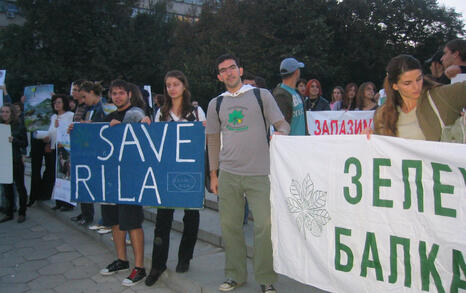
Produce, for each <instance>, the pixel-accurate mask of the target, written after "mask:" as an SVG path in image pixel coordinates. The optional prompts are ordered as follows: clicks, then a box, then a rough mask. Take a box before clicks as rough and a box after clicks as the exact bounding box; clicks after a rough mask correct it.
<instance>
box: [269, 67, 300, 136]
mask: <svg viewBox="0 0 466 293" xmlns="http://www.w3.org/2000/svg"><path fill="white" fill-rule="evenodd" d="M303 67H304V64H303V63H301V62H298V61H297V60H296V59H294V58H286V59H284V60H283V61H282V63H281V64H280V75H281V77H282V82H281V83H279V84H278V85H277V86H276V87H275V89H274V90H273V96H274V97H275V100H276V101H277V104H278V107H279V108H280V110H281V111H282V113H283V116H285V120H286V121H287V122H288V123H289V124H290V125H291V131H290V134H289V135H306V134H307V125H306V112H305V111H304V101H303V98H302V97H301V96H300V95H299V94H298V92H296V90H295V88H296V83H297V82H298V79H299V77H300V75H301V70H300V68H303Z"/></svg>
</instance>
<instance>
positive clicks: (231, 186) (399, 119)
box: [0, 39, 466, 293]
mask: <svg viewBox="0 0 466 293" xmlns="http://www.w3.org/2000/svg"><path fill="white" fill-rule="evenodd" d="M426 63H427V64H428V65H429V66H430V70H431V74H424V73H423V71H422V66H421V63H420V62H419V61H418V60H417V59H416V58H414V57H412V56H409V55H399V56H396V57H394V58H393V59H392V60H390V62H389V63H388V65H387V68H386V72H387V74H386V77H385V80H384V84H383V88H382V89H380V91H377V88H376V85H375V84H374V83H373V82H371V81H366V82H363V83H361V84H360V85H357V84H356V83H353V82H350V83H348V84H346V85H344V86H343V85H335V86H334V87H333V89H332V91H331V92H330V93H331V94H330V97H328V99H327V98H325V97H323V92H324V91H323V89H322V87H321V83H320V82H319V80H317V79H310V80H306V79H303V78H302V77H301V69H302V68H304V66H305V64H303V63H301V62H299V61H298V60H296V59H295V58H291V57H290V58H285V59H284V60H283V61H282V62H281V64H280V67H279V74H280V76H281V79H282V80H281V82H280V83H279V84H278V85H276V86H275V88H274V89H273V91H272V93H271V92H270V91H268V90H267V84H266V81H265V79H264V78H262V77H260V76H256V75H253V74H251V73H249V72H243V68H242V65H241V64H240V63H239V60H238V59H237V58H236V57H235V56H232V55H228V54H226V55H222V56H220V57H219V58H218V59H217V62H216V70H217V73H218V75H217V78H218V79H219V81H220V82H222V83H224V85H225V88H226V91H225V92H224V93H222V94H221V95H220V96H217V97H216V98H214V99H212V100H211V101H210V103H209V107H208V110H207V117H206V114H205V113H204V111H203V110H202V108H201V107H200V106H199V105H198V102H197V101H191V93H190V91H189V85H188V79H187V78H186V76H185V75H184V74H183V73H182V72H180V71H178V70H172V71H169V72H168V73H167V74H166V76H165V79H164V93H163V94H155V93H153V94H152V97H153V102H152V103H151V102H150V99H149V93H148V92H147V91H145V90H143V89H141V88H140V87H138V86H137V85H135V84H132V83H129V82H126V81H123V80H114V81H113V82H112V83H111V84H110V85H109V87H108V90H105V89H104V87H103V86H102V84H101V83H100V82H94V81H88V80H82V79H80V80H75V81H74V82H73V83H72V89H71V94H72V95H71V96H69V95H66V94H60V93H56V94H53V96H52V98H51V101H52V110H53V113H54V114H53V115H52V116H51V117H50V126H49V128H48V131H47V136H46V137H45V138H38V137H36V136H35V134H34V133H32V135H31V137H30V145H31V151H30V154H29V155H30V157H31V170H32V171H31V189H30V190H31V192H30V194H29V202H27V194H26V189H25V186H24V163H23V157H24V156H25V155H26V152H25V148H26V147H27V145H28V139H27V135H26V128H25V126H24V115H23V114H22V112H23V103H24V97H23V98H21V99H20V100H19V101H17V102H15V103H14V104H11V102H12V101H11V98H10V97H9V95H8V93H7V92H6V87H2V89H3V91H4V103H3V106H2V107H1V113H0V123H3V124H8V125H10V126H11V136H10V137H9V138H8V139H9V142H11V143H12V150H13V151H12V155H13V181H14V184H4V185H3V190H2V191H3V196H2V207H1V208H2V212H3V213H5V217H3V218H2V219H1V220H0V222H6V221H10V220H12V219H13V218H14V215H13V214H14V209H16V207H17V206H16V201H15V197H14V189H13V186H16V190H17V193H18V198H19V202H18V215H19V216H18V220H17V221H18V223H22V222H24V221H25V220H26V209H27V207H30V206H32V205H33V204H34V203H35V201H37V200H47V199H50V198H52V193H53V187H54V182H55V173H56V170H55V165H56V164H55V163H56V161H55V160H56V152H57V150H56V137H57V128H58V127H59V125H60V124H62V123H63V124H65V125H68V124H70V123H71V122H80V123H96V122H109V123H110V125H111V126H113V125H116V124H119V123H129V122H143V123H151V122H160V121H203V122H204V124H206V134H207V144H208V156H209V171H210V173H209V174H210V186H208V187H209V188H210V190H212V191H213V192H214V193H216V194H218V195H219V213H220V221H221V226H222V234H223V235H222V236H223V239H224V243H225V252H226V261H225V275H226V280H225V282H223V283H222V284H221V285H220V287H219V290H220V291H230V290H233V289H235V288H236V287H237V286H240V285H241V284H242V283H244V282H245V281H246V259H245V257H246V253H245V249H246V247H245V244H244V238H243V237H241V236H239V235H240V234H241V235H242V225H243V223H244V221H245V220H247V211H248V210H249V207H248V206H247V203H248V201H249V205H250V207H251V209H252V212H253V214H254V220H255V226H256V228H257V231H256V232H255V235H254V239H255V241H254V246H255V247H256V248H255V252H256V253H255V255H254V262H255V266H254V271H255V277H256V280H257V281H258V282H259V284H260V285H261V290H262V292H267V293H273V292H276V290H275V288H274V287H273V283H274V282H275V281H276V278H277V276H276V274H275V273H274V271H273V265H272V246H271V240H270V221H269V220H267V219H269V218H270V202H269V185H270V183H269V181H268V180H269V179H268V174H269V158H268V143H269V138H268V135H267V129H268V126H270V125H273V126H274V128H275V130H276V134H289V135H307V134H308V133H307V125H306V123H307V121H306V119H305V117H306V112H307V111H330V110H331V111H353V110H360V111H366V110H375V116H374V132H375V133H376V134H381V135H389V136H398V137H403V138H411V139H421V140H432V141H438V140H439V139H440V136H441V133H442V128H443V127H442V125H444V124H445V125H449V124H451V123H453V122H454V121H455V120H456V118H458V117H459V116H460V115H461V112H462V111H463V108H464V107H466V83H465V82H460V83H456V84H450V79H452V78H454V77H455V76H456V75H457V74H460V73H464V72H465V71H466V42H465V40H459V39H458V40H453V41H451V42H449V43H447V44H446V45H445V47H444V48H442V49H441V50H439V51H437V52H436V53H435V54H434V55H433V56H432V58H430V59H428V60H427V61H426ZM435 105H437V106H436V107H435ZM233 106H235V107H240V106H241V107H244V108H245V109H254V108H257V109H258V112H257V113H262V117H260V116H259V117H258V116H253V114H251V113H252V112H253V111H250V112H249V113H248V112H247V111H246V113H245V115H249V116H248V120H244V121H252V122H245V123H249V124H248V125H247V127H246V128H244V127H243V128H238V129H236V132H235V133H234V134H232V133H231V131H227V128H226V125H227V124H228V123H229V121H228V119H227V116H228V113H227V109H229V108H231V107H233ZM434 108H438V109H437V112H439V114H437V116H438V119H439V120H440V121H439V123H433V122H432V121H437V116H435V113H434V112H435V110H434ZM254 113H256V112H254ZM442 120H443V121H442ZM241 123H242V122H241ZM251 123H252V124H251ZM244 129H248V132H245V131H244ZM68 131H69V132H72V131H73V124H71V125H70V127H69V130H68ZM264 131H265V133H266V135H261V134H260V133H261V132H264ZM221 135H222V142H223V148H220V145H221V139H220V137H221ZM44 160H45V170H44V172H42V171H41V169H42V167H43V161H44ZM218 171H220V175H219V176H218V175H217V174H218ZM239 182H241V184H239ZM246 199H247V200H248V201H246ZM245 205H246V208H245ZM100 207H101V209H102V219H99V220H98V222H97V223H95V222H94V220H95V219H94V204H92V203H81V204H80V207H79V208H80V211H81V213H80V214H79V215H78V216H76V217H73V218H71V219H72V220H73V221H76V222H77V223H78V224H80V225H85V226H87V227H89V229H91V230H96V231H98V232H99V233H109V232H112V233H113V240H114V243H115V248H116V251H117V257H118V258H117V260H115V261H114V262H112V263H111V264H109V265H108V266H107V267H105V268H104V269H102V270H101V274H102V275H111V274H115V273H117V272H119V271H124V270H128V269H129V262H128V258H127V255H126V246H125V245H126V243H131V245H132V247H133V252H134V256H135V257H134V259H135V266H134V269H133V270H132V272H131V274H130V275H129V276H128V278H126V279H125V280H124V281H123V285H127V286H131V285H134V284H136V283H138V282H140V281H142V280H143V279H144V278H145V277H146V275H147V274H146V272H145V269H144V262H143V256H144V233H143V231H142V226H141V224H142V221H143V214H142V207H141V206H137V205H119V204H117V205H108V204H101V205H100ZM53 209H54V210H57V211H60V212H66V211H69V210H72V209H74V206H73V205H72V204H70V203H67V202H63V201H60V200H57V201H56V205H55V206H54V207H53ZM244 210H245V211H246V215H245V212H244ZM173 213H174V210H173V209H162V208H160V209H158V212H157V218H156V224H155V229H154V243H153V252H152V268H151V270H150V273H149V274H148V275H147V278H146V279H145V283H146V285H147V286H151V285H153V284H154V283H156V282H157V280H158V279H159V277H160V276H161V274H162V273H163V272H164V271H165V270H166V268H167V264H166V263H167V257H168V250H169V240H170V229H171V224H172V220H173ZM184 213H185V215H184V218H183V222H184V231H183V236H182V239H181V242H180V245H179V252H178V256H179V259H178V265H177V266H176V271H177V272H179V273H183V272H186V271H188V269H189V264H190V261H191V259H192V257H193V250H194V246H195V244H196V240H197V233H198V229H199V211H198V210H185V211H184ZM127 234H128V235H129V236H130V241H129V242H128V241H127Z"/></svg>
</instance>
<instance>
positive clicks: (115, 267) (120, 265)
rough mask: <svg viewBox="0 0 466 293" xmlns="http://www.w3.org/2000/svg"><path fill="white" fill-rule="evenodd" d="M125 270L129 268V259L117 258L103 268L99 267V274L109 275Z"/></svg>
mask: <svg viewBox="0 0 466 293" xmlns="http://www.w3.org/2000/svg"><path fill="white" fill-rule="evenodd" d="M127 270H129V261H123V260H121V259H117V260H116V261H114V262H112V263H111V264H109V265H108V266H107V267H106V268H105V269H101V270H100V274H101V275H103V276H109V275H113V274H115V273H118V272H122V271H127Z"/></svg>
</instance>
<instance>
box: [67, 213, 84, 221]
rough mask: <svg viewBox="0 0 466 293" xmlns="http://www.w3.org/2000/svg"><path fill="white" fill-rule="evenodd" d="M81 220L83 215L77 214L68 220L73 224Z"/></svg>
mask: <svg viewBox="0 0 466 293" xmlns="http://www.w3.org/2000/svg"><path fill="white" fill-rule="evenodd" d="M82 218H83V215H81V214H79V215H77V216H75V217H71V218H70V219H71V221H73V222H77V221H79V220H81V219H82Z"/></svg>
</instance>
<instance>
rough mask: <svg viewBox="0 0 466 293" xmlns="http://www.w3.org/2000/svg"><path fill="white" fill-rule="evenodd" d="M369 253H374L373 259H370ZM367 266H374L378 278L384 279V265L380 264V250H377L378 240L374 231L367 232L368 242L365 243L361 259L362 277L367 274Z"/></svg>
mask: <svg viewBox="0 0 466 293" xmlns="http://www.w3.org/2000/svg"><path fill="white" fill-rule="evenodd" d="M369 254H372V257H373V260H369ZM367 268H374V269H375V276H376V278H377V280H378V281H383V273H382V266H381V265H380V259H379V252H378V251H377V242H376V241H375V234H374V233H372V232H367V233H366V244H365V245H364V253H363V255H362V261H361V277H366V276H367Z"/></svg>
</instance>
